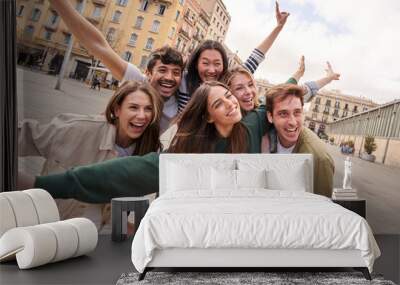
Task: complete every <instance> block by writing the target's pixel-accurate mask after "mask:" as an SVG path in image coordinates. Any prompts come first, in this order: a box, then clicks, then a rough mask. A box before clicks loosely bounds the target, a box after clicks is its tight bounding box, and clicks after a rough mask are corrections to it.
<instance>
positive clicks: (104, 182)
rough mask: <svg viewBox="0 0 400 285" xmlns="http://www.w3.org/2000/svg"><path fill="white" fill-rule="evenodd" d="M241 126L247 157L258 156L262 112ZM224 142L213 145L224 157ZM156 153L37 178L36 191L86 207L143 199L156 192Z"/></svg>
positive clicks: (264, 124)
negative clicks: (120, 199) (122, 199)
mask: <svg viewBox="0 0 400 285" xmlns="http://www.w3.org/2000/svg"><path fill="white" fill-rule="evenodd" d="M242 123H243V124H244V125H245V126H246V128H247V130H248V144H249V149H248V152H249V153H260V151H261V138H262V136H263V135H264V134H265V132H266V129H267V122H266V120H265V108H264V107H260V108H259V109H257V110H256V111H252V112H250V113H249V114H248V115H247V116H246V117H245V118H244V119H243V120H242ZM226 145H227V141H226V140H224V139H222V140H221V141H219V142H218V143H217V145H216V149H215V153H225V149H226ZM158 160H159V153H155V152H152V153H149V154H146V155H144V156H130V157H124V158H116V159H112V160H108V161H105V162H102V163H98V164H92V165H88V166H80V167H76V168H73V169H71V170H68V171H67V172H64V173H61V174H54V175H47V176H38V177H36V181H35V187H36V188H42V189H45V190H47V191H48V192H49V193H50V194H51V195H52V196H53V197H54V198H62V199H68V198H74V199H77V200H80V201H84V202H88V203H106V202H110V200H111V198H114V197H129V196H130V197H132V196H143V195H147V194H150V193H154V192H158V174H159V173H158Z"/></svg>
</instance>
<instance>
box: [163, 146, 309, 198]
mask: <svg viewBox="0 0 400 285" xmlns="http://www.w3.org/2000/svg"><path fill="white" fill-rule="evenodd" d="M159 167H160V168H159V170H160V178H159V183H160V184H159V190H160V195H163V194H164V193H166V192H168V191H176V190H179V188H182V187H187V185H188V184H190V185H195V188H196V189H197V188H202V189H203V188H209V187H212V186H210V185H211V184H212V183H214V184H215V177H216V175H217V176H218V177H219V178H218V179H219V180H221V181H225V182H227V183H228V182H229V180H233V179H238V178H233V176H229V175H230V173H234V171H236V173H239V172H241V173H242V174H241V175H242V177H245V176H246V173H247V176H248V177H249V179H250V180H251V179H253V180H254V179H257V178H256V176H257V173H260V172H261V171H265V173H266V175H267V176H266V180H267V181H268V182H269V187H267V188H270V189H277V190H279V187H287V188H290V190H292V188H293V187H295V188H296V189H295V190H297V191H306V192H311V193H313V192H314V191H313V189H314V188H313V158H312V154H170V153H163V154H161V155H160V162H159ZM243 174H245V175H243ZM212 177H214V178H212ZM230 177H232V179H231V178H230ZM235 177H236V176H235ZM237 177H239V176H237ZM267 177H268V178H267ZM212 179H214V180H213V181H214V182H210V181H211V180H212ZM235 181H236V182H238V181H237V180H235ZM210 183H211V184H210ZM282 185H284V186H282ZM297 185H301V187H300V186H299V187H297ZM180 190H184V188H182V189H180ZM280 190H289V189H280Z"/></svg>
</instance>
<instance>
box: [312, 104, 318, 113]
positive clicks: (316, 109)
mask: <svg viewBox="0 0 400 285" xmlns="http://www.w3.org/2000/svg"><path fill="white" fill-rule="evenodd" d="M318 106H319V105H314V109H313V111H314V112H317V113H319V109H318Z"/></svg>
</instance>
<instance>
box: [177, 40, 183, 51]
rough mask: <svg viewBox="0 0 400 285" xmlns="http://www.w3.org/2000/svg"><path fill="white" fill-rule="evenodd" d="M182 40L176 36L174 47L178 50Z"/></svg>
mask: <svg viewBox="0 0 400 285" xmlns="http://www.w3.org/2000/svg"><path fill="white" fill-rule="evenodd" d="M181 43H182V40H181V38H178V40H177V41H176V49H177V50H179V48H180V46H181Z"/></svg>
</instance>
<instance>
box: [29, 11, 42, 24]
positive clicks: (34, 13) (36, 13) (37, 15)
mask: <svg viewBox="0 0 400 285" xmlns="http://www.w3.org/2000/svg"><path fill="white" fill-rule="evenodd" d="M41 14H42V11H40V10H39V9H38V8H35V9H34V10H33V11H32V16H31V20H32V21H35V22H37V21H39V18H40V15H41Z"/></svg>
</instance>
